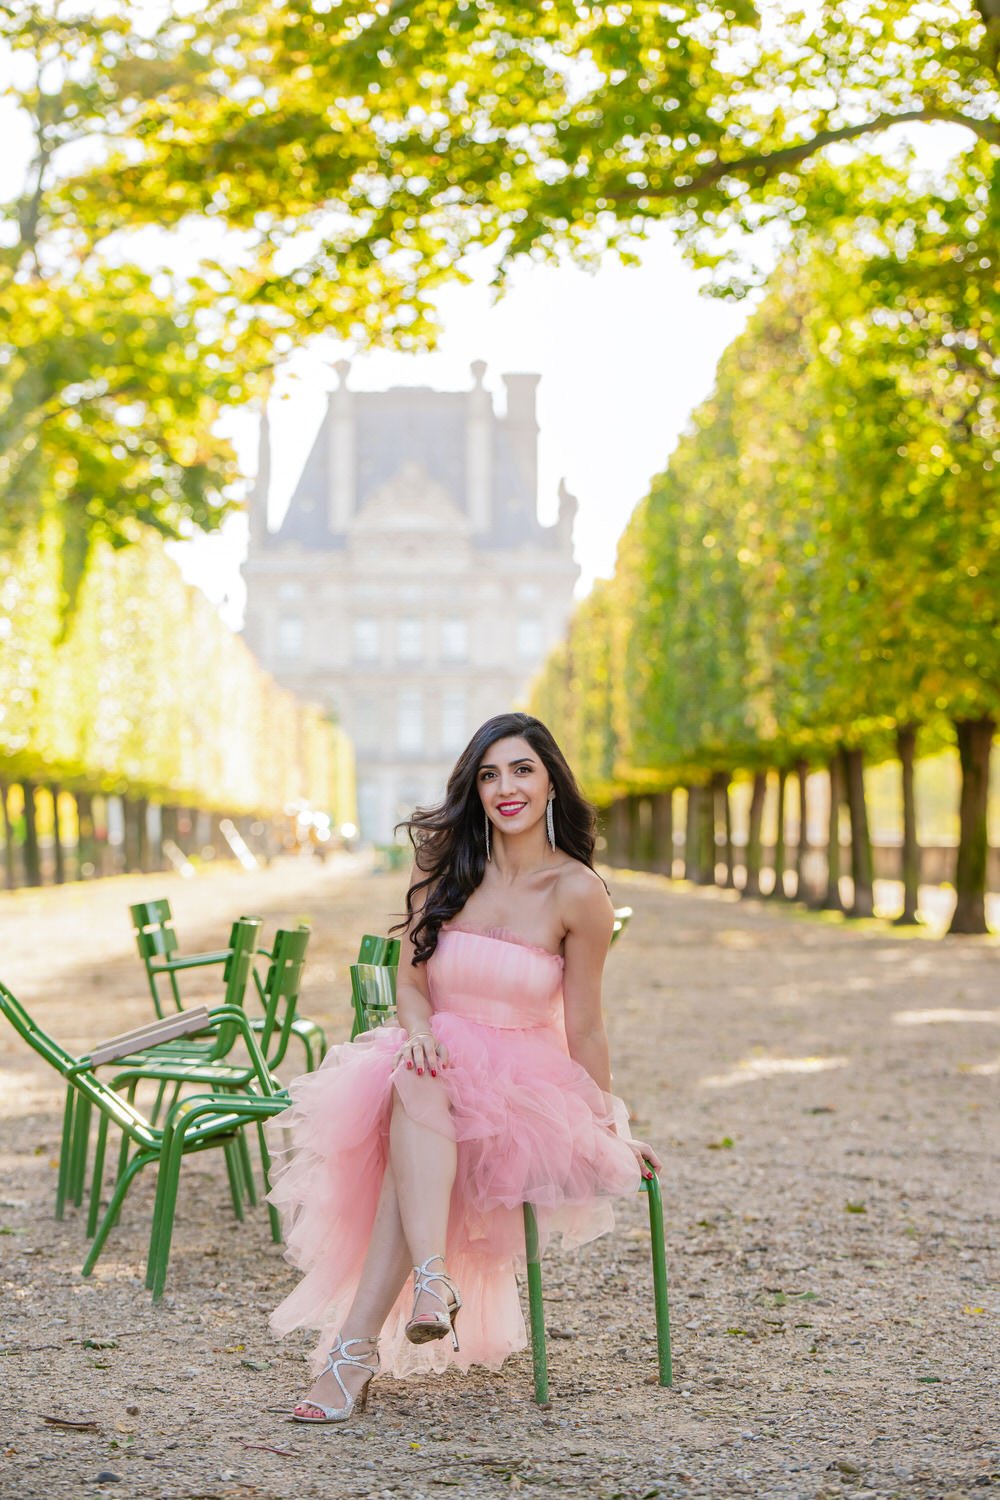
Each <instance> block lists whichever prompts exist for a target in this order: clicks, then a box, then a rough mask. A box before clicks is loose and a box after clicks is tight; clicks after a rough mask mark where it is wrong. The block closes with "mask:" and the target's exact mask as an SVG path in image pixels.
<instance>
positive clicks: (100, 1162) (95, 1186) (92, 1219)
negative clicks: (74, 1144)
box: [87, 1114, 108, 1238]
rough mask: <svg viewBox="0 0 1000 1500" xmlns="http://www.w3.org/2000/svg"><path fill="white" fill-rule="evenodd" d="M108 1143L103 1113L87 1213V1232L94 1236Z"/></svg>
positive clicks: (99, 1122) (106, 1121)
mask: <svg viewBox="0 0 1000 1500" xmlns="http://www.w3.org/2000/svg"><path fill="white" fill-rule="evenodd" d="M107 1145H108V1117H107V1115H105V1114H102V1115H101V1118H100V1120H99V1121H98V1122H97V1147H96V1150H95V1151H94V1175H93V1179H92V1180H91V1184H90V1212H89V1213H88V1215H87V1233H88V1235H90V1236H91V1238H93V1235H94V1233H95V1231H96V1229H97V1218H98V1215H99V1213H100V1211H101V1187H102V1185H103V1182H104V1153H105V1151H106V1150H107Z"/></svg>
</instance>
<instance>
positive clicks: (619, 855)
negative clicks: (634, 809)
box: [608, 797, 628, 866]
mask: <svg viewBox="0 0 1000 1500" xmlns="http://www.w3.org/2000/svg"><path fill="white" fill-rule="evenodd" d="M627 850H628V808H627V807H626V804H625V799H624V798H623V797H619V798H618V801H617V802H612V804H611V806H610V807H609V808H608V853H609V855H610V858H611V863H612V864H613V865H618V866H624V865H626V864H627V863H628V855H627Z"/></svg>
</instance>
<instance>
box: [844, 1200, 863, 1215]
mask: <svg viewBox="0 0 1000 1500" xmlns="http://www.w3.org/2000/svg"><path fill="white" fill-rule="evenodd" d="M844 1212H845V1214H866V1213H867V1212H868V1210H867V1208H866V1207H865V1205H864V1204H863V1203H851V1202H850V1201H848V1202H847V1203H845V1204H844Z"/></svg>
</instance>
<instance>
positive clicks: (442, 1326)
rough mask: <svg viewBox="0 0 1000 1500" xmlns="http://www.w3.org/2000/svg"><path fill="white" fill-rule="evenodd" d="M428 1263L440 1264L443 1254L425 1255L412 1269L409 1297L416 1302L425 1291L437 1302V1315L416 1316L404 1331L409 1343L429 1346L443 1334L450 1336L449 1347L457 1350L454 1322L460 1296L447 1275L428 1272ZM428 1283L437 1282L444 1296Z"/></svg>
mask: <svg viewBox="0 0 1000 1500" xmlns="http://www.w3.org/2000/svg"><path fill="white" fill-rule="evenodd" d="M432 1260H439V1261H440V1262H441V1263H442V1265H443V1264H444V1256H443V1255H428V1257H427V1259H426V1260H425V1261H424V1263H423V1265H420V1266H414V1267H413V1297H414V1301H416V1299H417V1297H419V1296H420V1293H421V1292H426V1293H427V1295H428V1296H429V1297H436V1298H437V1300H438V1301H439V1302H440V1304H441V1307H442V1311H441V1312H429V1313H420V1314H419V1316H414V1317H412V1318H411V1319H410V1321H409V1322H408V1323H407V1325H406V1328H405V1329H404V1332H405V1334H406V1337H407V1338H408V1339H409V1341H410V1343H411V1344H429V1343H431V1341H432V1340H434V1339H443V1338H444V1336H445V1334H446V1333H450V1334H451V1344H452V1348H453V1349H456V1350H457V1348H458V1334H457V1333H456V1332H455V1319H456V1318H457V1317H458V1310H459V1308H460V1307H461V1305H462V1296H461V1293H460V1292H459V1290H458V1287H457V1286H456V1285H455V1283H454V1282H453V1281H452V1279H451V1277H450V1276H447V1275H446V1274H445V1273H444V1271H432V1270H431V1269H430V1264H431V1261H432ZM432 1281H439V1282H440V1283H441V1285H442V1286H443V1287H444V1289H445V1292H446V1293H447V1295H446V1296H442V1295H441V1293H440V1292H439V1291H436V1290H435V1289H434V1287H432V1286H431V1285H430V1282H432Z"/></svg>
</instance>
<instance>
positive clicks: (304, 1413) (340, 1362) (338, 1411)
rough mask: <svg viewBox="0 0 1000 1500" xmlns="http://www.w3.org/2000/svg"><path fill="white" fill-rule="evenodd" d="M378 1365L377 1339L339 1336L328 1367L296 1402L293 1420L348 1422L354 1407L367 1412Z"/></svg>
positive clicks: (329, 1357)
mask: <svg viewBox="0 0 1000 1500" xmlns="http://www.w3.org/2000/svg"><path fill="white" fill-rule="evenodd" d="M378 1365H379V1360H378V1338H377V1337H363V1336H362V1337H360V1338H353V1339H345V1338H342V1337H341V1336H340V1335H339V1334H338V1335H337V1338H336V1339H335V1341H334V1344H333V1348H332V1349H331V1350H330V1352H329V1354H328V1355H327V1357H326V1365H325V1367H324V1368H323V1370H322V1371H321V1372H320V1374H319V1375H318V1376H317V1378H316V1379H315V1380H314V1381H313V1383H312V1385H311V1386H310V1387H309V1389H308V1391H307V1392H306V1394H305V1396H304V1397H303V1398H302V1400H301V1401H298V1402H296V1405H295V1407H294V1409H293V1411H292V1419H293V1421H296V1422H346V1421H347V1420H348V1418H349V1417H350V1416H351V1414H352V1412H353V1411H354V1410H355V1408H356V1409H357V1410H358V1411H364V1410H365V1407H366V1406H367V1404H368V1387H369V1383H370V1381H371V1379H372V1377H373V1376H374V1375H375V1374H376V1373H377V1371H378Z"/></svg>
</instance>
